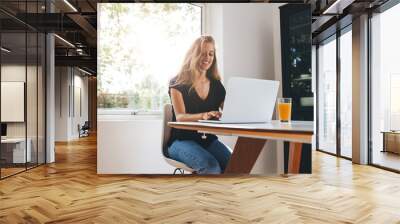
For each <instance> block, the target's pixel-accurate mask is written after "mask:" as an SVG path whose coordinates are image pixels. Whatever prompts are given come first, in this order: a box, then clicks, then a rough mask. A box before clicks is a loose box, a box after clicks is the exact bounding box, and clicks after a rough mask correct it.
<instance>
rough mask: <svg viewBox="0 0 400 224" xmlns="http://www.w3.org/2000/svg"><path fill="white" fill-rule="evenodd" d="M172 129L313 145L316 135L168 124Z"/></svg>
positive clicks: (300, 132)
mask: <svg viewBox="0 0 400 224" xmlns="http://www.w3.org/2000/svg"><path fill="white" fill-rule="evenodd" d="M168 125H169V126H170V127H172V128H176V129H184V130H192V131H198V132H204V133H213V134H221V135H238V136H243V137H250V138H251V137H253V138H257V137H258V138H260V137H261V138H267V139H277V140H284V141H292V142H300V143H306V144H311V142H312V135H313V134H314V133H312V132H307V131H284V130H276V131H275V130H254V129H240V128H237V129H236V128H220V127H206V126H199V125H179V124H168Z"/></svg>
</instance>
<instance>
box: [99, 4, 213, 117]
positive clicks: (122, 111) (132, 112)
mask: <svg viewBox="0 0 400 224" xmlns="http://www.w3.org/2000/svg"><path fill="white" fill-rule="evenodd" d="M186 4H190V5H193V6H196V7H199V8H200V33H201V35H204V30H205V24H206V23H205V19H206V18H205V17H206V13H205V7H206V5H205V4H204V3H186ZM162 114H163V111H162V108H161V109H160V110H140V109H130V108H115V109H114V108H99V107H98V108H97V115H100V116H101V115H106V116H110V115H118V116H143V117H149V118H150V117H158V118H160V117H161V116H162Z"/></svg>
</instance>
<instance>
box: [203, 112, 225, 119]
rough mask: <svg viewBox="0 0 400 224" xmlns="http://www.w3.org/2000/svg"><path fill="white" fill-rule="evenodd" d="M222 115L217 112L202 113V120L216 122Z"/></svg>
mask: <svg viewBox="0 0 400 224" xmlns="http://www.w3.org/2000/svg"><path fill="white" fill-rule="evenodd" d="M221 115H222V113H221V112H219V111H209V112H204V113H203V120H218V119H219V118H220V117H221Z"/></svg>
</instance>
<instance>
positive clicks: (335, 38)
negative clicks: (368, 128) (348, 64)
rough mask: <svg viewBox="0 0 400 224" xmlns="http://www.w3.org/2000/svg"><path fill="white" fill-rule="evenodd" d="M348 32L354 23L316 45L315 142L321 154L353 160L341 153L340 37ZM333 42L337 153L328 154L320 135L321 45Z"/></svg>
mask: <svg viewBox="0 0 400 224" xmlns="http://www.w3.org/2000/svg"><path fill="white" fill-rule="evenodd" d="M347 32H352V23H349V24H347V25H346V26H344V27H343V28H341V29H338V30H336V32H335V33H333V34H331V35H329V36H327V37H326V38H324V39H322V40H318V42H317V43H316V44H315V45H316V50H315V54H316V72H315V74H316V79H315V80H316V95H317V96H316V99H317V100H316V105H315V108H316V121H317V122H316V130H315V132H316V138H315V142H316V150H317V151H319V152H323V153H327V154H329V155H333V156H336V157H340V158H344V159H347V160H352V158H350V157H347V156H343V155H342V153H341V118H340V112H341V110H340V104H341V99H340V98H341V97H340V95H341V94H340V93H341V91H340V81H341V80H340V76H341V67H340V60H341V57H340V56H341V55H340V37H341V36H342V35H344V34H345V33H347ZM331 41H336V62H335V63H336V152H335V153H331V152H328V151H326V150H323V149H320V148H319V134H320V130H319V109H320V105H319V101H320V99H319V91H320V78H319V63H318V60H319V57H320V56H319V50H318V49H319V47H320V45H321V44H327V43H329V42H331Z"/></svg>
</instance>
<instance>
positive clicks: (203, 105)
mask: <svg viewBox="0 0 400 224" xmlns="http://www.w3.org/2000/svg"><path fill="white" fill-rule="evenodd" d="M176 79H177V77H175V78H173V79H172V80H171V81H170V83H169V90H170V89H171V88H174V89H176V90H178V91H179V92H181V94H182V97H183V102H184V104H185V111H186V113H188V114H197V113H203V112H208V111H218V109H219V107H220V106H221V104H222V103H223V102H224V100H225V94H226V92H225V88H224V86H223V85H222V83H221V81H220V80H215V79H213V78H210V77H209V80H210V89H209V92H208V96H207V97H206V99H204V100H203V99H201V98H200V96H199V95H198V94H197V92H196V90H195V89H194V88H191V89H190V86H189V85H175V82H176ZM169 90H168V94H169V96H170V97H171V92H170V91H169ZM173 121H176V117H175V111H174V112H173ZM202 135H203V134H200V133H198V132H197V131H188V130H181V129H175V128H172V132H171V138H170V140H169V141H168V146H170V145H171V144H172V143H173V142H174V141H175V140H177V139H178V140H193V141H195V142H197V143H199V144H200V145H201V146H203V147H208V145H209V144H210V143H211V142H213V141H214V140H215V139H217V136H215V135H212V134H206V136H207V137H206V138H205V139H203V138H202Z"/></svg>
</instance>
